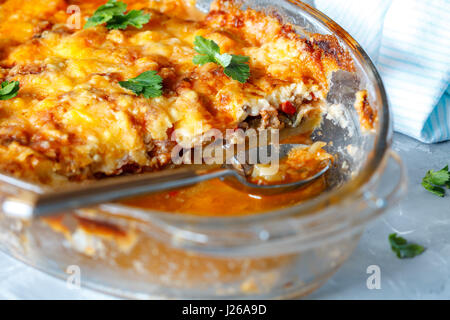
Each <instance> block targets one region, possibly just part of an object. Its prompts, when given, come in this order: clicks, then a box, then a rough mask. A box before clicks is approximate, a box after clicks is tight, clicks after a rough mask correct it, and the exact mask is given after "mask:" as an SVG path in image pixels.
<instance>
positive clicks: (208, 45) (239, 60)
mask: <svg viewBox="0 0 450 320" xmlns="http://www.w3.org/2000/svg"><path fill="white" fill-rule="evenodd" d="M194 45H195V47H194V49H195V51H197V52H198V53H200V54H199V55H196V56H195V57H194V59H193V60H192V62H193V63H194V64H199V65H204V64H205V63H209V62H212V63H215V64H218V65H219V66H222V67H223V68H224V69H223V72H224V73H225V74H226V75H227V76H228V77H230V78H231V79H233V80H237V81H239V82H241V83H245V82H246V81H247V80H248V78H249V77H250V66H249V65H248V64H247V63H246V62H248V61H249V60H250V57H246V56H240V55H234V54H228V53H222V54H221V53H220V48H219V46H218V45H217V43H215V42H214V41H213V40H209V39H205V38H204V37H202V36H196V37H195V40H194Z"/></svg>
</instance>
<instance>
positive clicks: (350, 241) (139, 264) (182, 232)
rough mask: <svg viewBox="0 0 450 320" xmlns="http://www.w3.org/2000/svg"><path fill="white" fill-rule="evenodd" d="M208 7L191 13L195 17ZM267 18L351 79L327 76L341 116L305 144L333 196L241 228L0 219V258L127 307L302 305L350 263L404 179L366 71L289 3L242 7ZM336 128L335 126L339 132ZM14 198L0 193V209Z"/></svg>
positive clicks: (147, 217)
mask: <svg viewBox="0 0 450 320" xmlns="http://www.w3.org/2000/svg"><path fill="white" fill-rule="evenodd" d="M209 4H210V1H197V6H198V7H199V8H200V9H202V10H204V11H207V10H208V8H209ZM244 6H248V7H251V8H253V9H256V10H262V11H265V12H267V13H274V12H276V13H277V15H278V16H280V17H282V18H283V20H284V21H286V22H290V23H292V24H293V25H294V26H296V28H297V32H298V33H299V34H300V35H307V34H309V33H321V34H333V35H335V36H336V37H337V38H338V40H339V41H340V43H341V45H342V46H343V47H344V48H345V49H347V50H348V51H349V52H350V53H351V55H352V57H353V59H354V62H355V66H356V69H357V72H356V74H354V75H353V74H347V73H342V72H341V73H335V74H334V75H333V78H332V86H331V90H330V94H329V97H328V100H329V101H330V103H331V104H338V103H339V104H341V105H343V106H344V108H342V109H340V110H341V114H340V115H339V117H340V118H339V119H340V120H339V119H336V118H333V116H332V114H331V112H330V113H329V115H328V116H327V117H326V118H325V119H324V121H323V124H322V126H321V128H320V129H318V130H317V131H316V132H315V133H314V135H313V140H315V139H316V140H321V141H325V142H327V141H332V142H333V143H332V145H330V146H329V147H328V150H329V151H330V152H332V153H333V154H338V155H339V157H338V161H337V163H336V166H335V168H334V169H333V171H332V172H331V174H330V175H329V176H330V177H329V182H330V184H331V185H332V186H333V187H334V188H330V190H328V191H326V192H324V193H323V194H321V195H320V196H318V197H316V198H313V199H311V200H308V201H306V202H303V203H300V204H298V205H295V206H292V207H288V208H284V209H281V210H275V211H270V212H264V213H260V214H256V215H251V216H242V217H241V216H239V217H227V218H209V217H200V216H196V215H195V214H192V215H189V214H175V213H164V212H155V211H150V210H144V209H140V208H135V207H130V206H124V205H121V204H117V203H110V204H103V205H100V206H97V207H93V208H88V209H81V210H76V211H74V212H68V213H66V214H62V215H60V216H58V217H56V218H54V219H52V220H46V221H44V220H33V221H25V220H20V219H17V218H12V217H9V216H7V215H5V214H1V213H0V249H1V250H2V251H4V252H7V253H8V254H10V255H12V256H14V257H16V258H17V259H20V260H22V261H23V262H25V263H27V264H30V265H32V266H34V267H36V268H38V269H40V270H43V271H44V272H47V273H49V274H52V275H54V276H56V277H60V278H63V279H67V278H68V276H69V275H68V274H67V273H66V271H67V270H68V268H69V269H70V267H71V266H77V267H79V268H80V271H81V285H83V286H86V287H90V288H93V289H95V290H99V291H102V292H106V293H110V294H113V295H117V296H121V297H127V298H159V299H161V298H199V299H202V298H203V299H207V298H221V299H248V298H249V299H255V298H256V299H258V298H262V299H266V298H292V297H298V296H304V295H307V294H309V293H311V292H312V291H314V290H315V289H317V288H318V287H320V286H321V285H322V284H323V283H324V282H325V281H326V280H327V279H328V278H329V277H330V276H331V275H332V274H333V273H334V272H335V271H336V270H337V269H338V268H339V267H340V266H341V265H342V264H343V263H344V261H345V260H346V259H347V258H348V257H349V256H350V254H351V253H352V251H353V250H354V248H355V246H356V245H357V243H358V240H359V237H360V235H361V233H362V232H363V230H364V227H365V226H366V225H367V223H369V222H370V221H371V220H373V219H374V218H375V217H377V216H378V215H380V214H381V213H382V212H384V211H385V210H386V208H387V207H389V206H390V205H392V204H393V203H394V202H395V201H396V200H397V199H398V198H399V197H400V196H401V195H402V194H403V193H404V191H405V186H406V183H405V180H406V179H405V178H406V177H405V170H404V168H403V165H402V162H401V160H400V159H399V158H398V157H397V156H396V155H395V154H394V153H393V152H392V151H391V150H390V143H391V138H392V129H391V120H390V112H389V106H388V101H387V97H386V93H385V90H384V87H383V83H382V81H381V79H380V77H379V75H378V72H377V71H376V69H375V67H374V65H373V63H372V62H371V61H370V59H369V57H368V56H367V55H366V53H365V52H364V50H363V49H362V48H361V47H360V46H359V45H358V43H357V42H356V41H355V40H354V39H353V38H352V37H351V36H350V35H348V34H347V33H346V32H345V31H344V30H343V29H342V28H341V27H339V26H338V25H337V24H336V23H334V22H333V21H332V20H330V19H329V18H328V17H326V16H325V15H323V14H322V13H320V12H318V11H317V10H315V9H313V8H311V7H310V6H308V5H306V4H304V3H302V2H300V1H295V0H290V1H287V0H280V1H278V2H277V5H276V6H274V5H273V4H272V1H271V0H249V1H244ZM359 89H366V90H368V92H369V97H370V99H369V100H370V103H371V105H372V107H374V108H376V109H377V111H378V117H379V122H378V124H377V126H376V128H375V130H374V131H373V132H364V131H363V130H361V129H360V127H359V121H358V116H357V114H356V111H355V109H354V107H353V101H354V96H355V91H357V90H359ZM343 119H344V120H343ZM18 192H20V190H19V189H17V188H16V187H14V186H12V185H10V184H7V183H2V184H0V193H1V194H0V201H1V200H3V199H5V197H7V196H10V195H14V194H16V193H18Z"/></svg>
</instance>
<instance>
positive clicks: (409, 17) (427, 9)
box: [306, 0, 450, 143]
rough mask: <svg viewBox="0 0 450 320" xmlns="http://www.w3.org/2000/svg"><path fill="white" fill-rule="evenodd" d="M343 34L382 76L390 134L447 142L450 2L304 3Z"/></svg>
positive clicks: (341, 0)
mask: <svg viewBox="0 0 450 320" xmlns="http://www.w3.org/2000/svg"><path fill="white" fill-rule="evenodd" d="M306 2H309V3H310V4H312V5H314V6H315V7H316V8H317V9H319V10H320V11H322V12H324V13H325V14H326V15H328V16H329V17H330V18H332V19H333V20H335V21H336V22H337V23H339V24H340V25H341V26H342V27H343V28H344V29H346V30H347V31H348V32H349V33H350V34H351V35H352V36H353V37H354V38H355V39H356V40H357V41H358V42H359V43H360V44H361V45H362V46H363V48H364V49H365V50H366V51H367V53H368V54H369V55H370V57H371V58H372V59H373V61H374V62H375V64H376V65H377V67H378V70H379V71H380V74H381V76H382V78H383V81H384V84H385V86H386V90H387V92H388V95H389V99H390V102H391V108H392V111H393V115H394V129H395V130H396V131H398V132H401V133H404V134H407V135H409V136H411V137H414V138H416V139H418V140H420V141H423V142H427V143H432V142H439V141H445V140H450V86H449V84H450V0H427V1H424V0H306Z"/></svg>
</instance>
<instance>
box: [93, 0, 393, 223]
mask: <svg viewBox="0 0 450 320" xmlns="http://www.w3.org/2000/svg"><path fill="white" fill-rule="evenodd" d="M281 1H283V2H285V3H290V4H293V5H295V6H296V7H298V9H299V10H301V11H303V13H306V14H307V15H309V16H310V17H311V18H312V19H314V20H315V21H317V22H319V23H321V24H322V25H324V26H325V27H327V28H328V29H330V31H331V32H332V34H333V35H337V37H338V40H339V41H340V42H344V43H345V44H346V45H347V46H348V47H349V48H350V49H351V51H352V52H351V53H352V54H353V56H354V57H356V58H358V60H359V61H360V63H361V67H362V68H363V69H364V71H365V72H366V74H367V77H368V79H369V80H370V81H371V83H372V84H373V85H374V88H375V90H376V91H377V92H378V93H379V97H380V100H381V101H380V108H379V109H378V118H379V120H378V130H376V134H375V141H374V148H373V149H372V150H371V158H370V159H369V160H368V161H366V163H365V165H364V167H363V168H362V169H361V170H360V172H359V173H358V175H357V176H355V177H354V178H353V179H351V180H350V181H348V182H346V183H345V184H344V185H342V186H341V187H339V188H337V189H334V190H330V191H327V192H325V193H323V194H321V195H319V196H317V197H315V198H313V199H311V200H308V201H305V202H302V203H300V204H296V205H293V206H290V207H287V208H282V209H276V210H271V211H266V212H259V213H255V214H251V215H245V216H229V217H209V216H200V215H195V214H193V213H176V212H164V211H156V210H149V209H143V208H137V207H132V206H129V205H123V204H117V203H107V204H103V205H101V206H100V208H101V209H103V210H105V211H106V212H109V213H114V212H120V213H122V214H124V213H127V214H131V215H132V216H134V217H136V216H138V217H140V218H144V220H152V221H155V219H156V220H159V221H160V222H162V221H164V222H166V223H170V224H171V225H180V224H181V225H183V224H185V223H195V225H196V226H202V227H214V226H217V225H220V226H225V225H226V226H237V225H240V226H242V225H243V224H252V223H256V222H258V223H260V222H266V221H267V220H272V219H278V218H288V217H290V216H292V215H296V214H298V213H299V212H302V214H304V215H305V217H302V218H307V217H311V215H309V214H308V213H310V212H314V211H316V210H317V209H318V208H320V207H322V205H323V204H324V203H326V202H329V200H330V199H331V198H332V199H333V204H329V206H336V205H337V204H339V203H341V202H343V201H345V200H348V199H349V198H356V197H358V196H359V195H360V192H358V191H360V190H361V188H362V187H363V186H364V185H366V184H367V183H369V182H370V181H371V180H372V177H373V176H374V175H375V174H376V172H377V170H378V169H379V168H380V167H381V166H382V163H383V159H385V155H386V153H387V151H388V150H389V148H390V144H391V139H392V131H391V129H392V128H391V115H390V108H389V101H388V98H387V93H386V90H385V87H384V84H383V81H382V79H381V76H380V74H379V72H378V70H377V68H376V67H375V65H374V63H373V62H372V60H371V59H370V57H369V56H368V54H367V53H366V52H365V50H364V49H363V48H362V47H361V45H360V44H359V43H358V42H357V41H356V40H355V39H354V38H353V37H352V36H351V35H350V34H349V33H348V32H347V31H345V30H344V29H343V28H342V27H341V26H339V25H338V24H337V23H336V22H334V21H333V20H332V19H331V18H329V17H328V16H327V15H325V14H324V13H322V12H320V11H319V10H317V9H315V8H313V7H311V6H310V5H308V4H306V3H303V2H301V1H299V0H281ZM244 3H245V1H244ZM319 211H323V210H319ZM314 216H315V217H316V218H317V219H320V218H321V214H320V212H316V213H315V215H314Z"/></svg>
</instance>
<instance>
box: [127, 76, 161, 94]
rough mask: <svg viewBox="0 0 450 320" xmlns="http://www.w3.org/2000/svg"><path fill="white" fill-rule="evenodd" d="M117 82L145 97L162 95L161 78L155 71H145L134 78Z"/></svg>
mask: <svg viewBox="0 0 450 320" xmlns="http://www.w3.org/2000/svg"><path fill="white" fill-rule="evenodd" d="M119 84H120V86H122V87H123V88H126V89H129V90H131V91H133V92H134V93H136V94H137V95H141V94H142V95H143V96H144V97H146V98H156V97H159V96H160V95H162V78H161V77H160V76H159V75H157V74H156V71H145V72H144V73H141V74H140V75H138V76H137V77H136V78H133V79H130V80H128V81H120V82H119Z"/></svg>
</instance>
